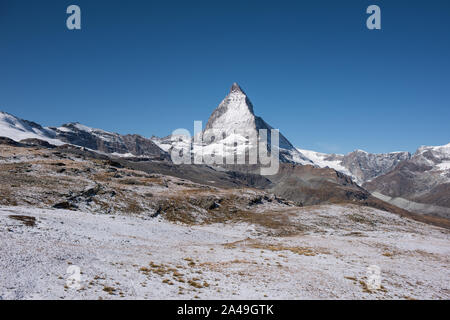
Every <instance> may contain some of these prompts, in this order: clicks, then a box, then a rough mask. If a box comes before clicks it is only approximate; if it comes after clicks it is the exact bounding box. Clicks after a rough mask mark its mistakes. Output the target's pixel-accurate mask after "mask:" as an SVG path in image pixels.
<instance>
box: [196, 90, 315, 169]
mask: <svg viewBox="0 0 450 320" xmlns="http://www.w3.org/2000/svg"><path fill="white" fill-rule="evenodd" d="M272 129H273V128H272V127H271V126H270V125H269V124H267V123H266V122H265V121H264V120H263V119H262V118H261V117H258V116H256V115H255V113H254V108H253V104H252V103H251V101H250V99H249V98H248V96H247V94H246V93H245V92H244V90H242V88H241V87H240V86H239V85H238V84H237V83H233V85H232V86H231V90H230V92H229V93H228V95H227V96H226V97H225V99H224V100H223V101H222V102H221V103H220V104H219V106H218V107H217V108H216V109H215V110H214V111H213V113H212V114H211V116H210V117H209V120H208V123H207V124H206V127H205V130H204V131H203V144H204V148H203V153H209V152H210V151H211V152H216V153H217V150H223V152H224V153H225V155H226V154H229V153H230V152H231V153H234V154H236V153H239V152H242V151H243V150H245V148H246V147H250V148H251V147H253V146H252V144H253V142H254V141H252V139H250V138H249V137H251V136H253V137H260V134H261V131H260V130H262V131H264V130H266V133H267V148H268V150H267V151H268V152H270V148H271V130H272ZM279 156H280V161H282V162H291V163H300V164H311V163H312V162H311V161H310V160H309V159H308V158H306V157H305V156H304V155H303V154H302V153H301V152H299V151H298V150H297V149H296V148H294V146H293V145H292V144H291V143H290V142H289V141H288V140H287V139H286V138H285V137H284V136H283V135H282V134H281V133H280V134H279Z"/></svg>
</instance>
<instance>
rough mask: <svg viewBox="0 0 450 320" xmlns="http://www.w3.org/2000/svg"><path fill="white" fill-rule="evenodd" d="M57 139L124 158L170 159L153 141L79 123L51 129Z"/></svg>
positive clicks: (135, 135)
mask: <svg viewBox="0 0 450 320" xmlns="http://www.w3.org/2000/svg"><path fill="white" fill-rule="evenodd" d="M49 129H50V130H53V132H55V134H56V137H57V138H58V139H59V140H61V141H63V142H65V143H69V144H74V145H77V146H82V147H85V148H89V149H92V150H98V151H101V152H105V153H111V154H119V155H122V156H143V157H156V158H161V159H168V158H169V156H168V154H167V153H166V152H164V151H163V150H161V149H160V148H159V147H158V146H157V145H156V144H155V143H154V142H153V141H152V140H150V139H146V138H144V137H142V136H140V135H137V134H127V135H120V134H117V133H112V132H107V131H104V130H100V129H93V128H90V127H87V126H84V125H81V124H79V123H69V124H64V125H63V126H61V127H59V128H49Z"/></svg>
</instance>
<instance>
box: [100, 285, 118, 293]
mask: <svg viewBox="0 0 450 320" xmlns="http://www.w3.org/2000/svg"><path fill="white" fill-rule="evenodd" d="M103 291H105V292H107V293H109V294H111V295H113V294H114V293H115V292H116V289H115V288H113V287H108V286H104V287H103Z"/></svg>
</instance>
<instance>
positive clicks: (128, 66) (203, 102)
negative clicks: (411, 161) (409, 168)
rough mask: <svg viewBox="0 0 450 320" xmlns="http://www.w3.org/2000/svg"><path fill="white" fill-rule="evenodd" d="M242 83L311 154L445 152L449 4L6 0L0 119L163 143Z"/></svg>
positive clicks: (1, 23) (1, 19) (449, 123)
mask: <svg viewBox="0 0 450 320" xmlns="http://www.w3.org/2000/svg"><path fill="white" fill-rule="evenodd" d="M70 4H77V5H79V6H80V7H81V10H82V30H81V31H69V30H67V28H66V17H67V14H66V8H67V6H68V5H70ZM370 4H377V5H379V6H380V7H381V14H382V30H379V31H377V30H375V31H370V30H368V29H367V28H366V24H365V21H366V18H367V17H368V15H367V14H366V13H365V10H366V8H367V6H368V5H370ZM235 81H236V82H238V83H239V84H240V85H241V86H242V87H243V89H244V90H245V91H246V92H247V94H248V95H249V97H250V99H251V100H252V101H253V104H254V106H255V112H256V113H257V114H258V115H260V116H262V117H263V118H264V119H265V120H266V121H267V122H268V123H270V124H271V125H272V126H274V127H276V128H280V130H281V132H282V133H283V134H284V135H285V136H286V137H287V138H288V139H289V140H290V141H291V142H292V143H293V144H295V145H296V146H299V147H301V148H307V149H313V150H317V151H322V152H340V153H345V152H349V151H352V150H354V149H357V148H358V149H364V150H367V151H370V152H389V151H398V150H408V151H414V150H415V149H416V148H417V147H418V146H419V145H441V144H446V143H448V142H450V1H448V0H442V1H437V0H435V1H425V0H423V1H411V0H409V1H406V0H404V1H400V0H389V1H375V0H370V1H365V0H359V1H356V0H355V1H349V0H342V1H336V0H333V1H322V0H314V1H313V0H309V1H299V0H298V1H264V0H257V1H256V0H255V1H252V0H239V1H234V0H227V1H220V0H208V1H197V0H190V1H170V0H169V1H168V0H164V1H136V0H134V1H133V0H128V1H113V0H108V1H102V0H95V1H92V0H88V1H87V0H71V1H65V0H54V1H47V0H39V1H23V0H1V1H0V110H4V111H7V112H10V113H12V114H15V115H17V116H19V117H21V118H25V119H30V120H34V121H36V122H39V123H41V124H43V125H50V126H54V125H60V124H62V123H65V122H74V121H78V122H81V123H83V124H86V125H89V126H92V127H97V128H102V129H105V130H109V131H114V132H119V133H139V134H142V135H144V136H151V135H152V134H155V135H158V136H165V135H168V134H170V133H171V132H172V130H173V129H176V128H187V129H190V130H191V131H192V130H193V121H194V120H203V121H204V124H205V123H206V121H207V119H208V117H209V115H210V114H211V112H212V111H213V109H214V108H215V107H216V106H217V105H218V104H219V103H220V101H221V100H222V99H223V98H224V96H225V95H226V94H227V93H228V90H229V88H230V86H231V84H232V83H233V82H235Z"/></svg>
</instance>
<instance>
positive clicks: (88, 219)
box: [0, 205, 450, 299]
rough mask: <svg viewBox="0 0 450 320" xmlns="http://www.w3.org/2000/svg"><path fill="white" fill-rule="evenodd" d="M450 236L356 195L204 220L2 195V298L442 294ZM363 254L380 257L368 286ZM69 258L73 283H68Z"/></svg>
mask: <svg viewBox="0 0 450 320" xmlns="http://www.w3.org/2000/svg"><path fill="white" fill-rule="evenodd" d="M294 227H295V228H294ZM283 230H285V231H286V233H285V234H283V232H281V231H283ZM449 240H450V238H449V231H447V230H445V229H440V228H436V227H432V226H429V225H425V224H422V223H419V222H415V221H412V220H409V219H403V218H400V217H398V216H395V215H392V214H390V213H387V212H383V211H379V210H376V209H371V208H362V207H357V206H353V205H345V206H342V205H331V206H316V207H309V208H291V209H288V210H285V209H283V210H281V211H279V210H273V211H272V212H271V213H268V212H266V213H259V214H258V213H256V212H255V213H254V217H253V218H252V220H251V221H232V220H230V221H222V222H219V223H212V224H202V225H197V224H174V223H171V222H168V221H167V220H164V219H163V218H149V217H146V216H145V215H141V216H124V215H93V214H91V213H83V212H73V211H65V210H48V209H34V208H25V207H0V244H1V245H0V268H1V270H2V272H1V273H0V298H2V299H39V298H49V299H121V298H122V299H123V298H125V299H196V298H202V299H266V298H267V299H342V298H345V299H449V298H450V291H449V287H450V283H449V281H450V280H449V279H450V270H449V268H448V265H449V263H450V247H449V245H448V244H449ZM371 265H377V266H378V267H379V268H380V269H381V287H380V288H379V289H378V290H372V291H371V290H368V287H367V281H368V274H367V267H369V266H371ZM73 266H77V267H79V268H80V271H81V272H82V274H81V279H80V280H81V282H80V287H79V289H77V288H72V287H70V286H67V284H66V281H67V278H68V277H69V275H70V274H67V273H66V271H68V267H73ZM69 270H70V269H69Z"/></svg>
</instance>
